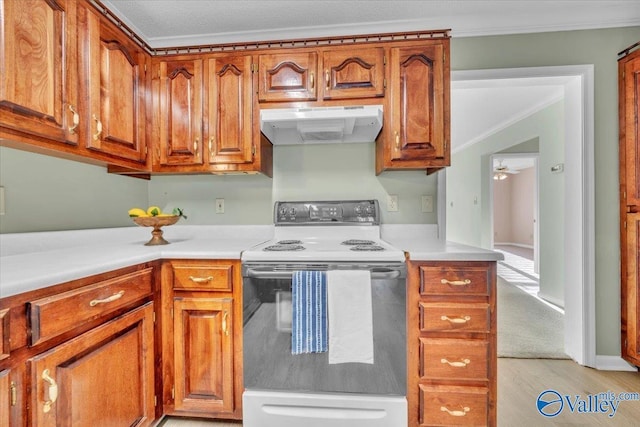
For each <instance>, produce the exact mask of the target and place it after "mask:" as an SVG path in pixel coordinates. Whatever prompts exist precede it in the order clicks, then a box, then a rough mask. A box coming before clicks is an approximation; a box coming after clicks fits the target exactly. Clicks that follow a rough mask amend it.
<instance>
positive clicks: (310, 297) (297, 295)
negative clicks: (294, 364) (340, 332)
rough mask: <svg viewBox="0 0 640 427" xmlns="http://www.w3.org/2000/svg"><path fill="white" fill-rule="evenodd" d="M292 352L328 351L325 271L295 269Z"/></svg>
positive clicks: (292, 285) (292, 298)
mask: <svg viewBox="0 0 640 427" xmlns="http://www.w3.org/2000/svg"><path fill="white" fill-rule="evenodd" d="M291 304H292V309H293V321H292V323H291V354H302V353H322V352H325V351H327V275H326V273H325V272H324V271H295V272H294V273H293V279H292V283H291Z"/></svg>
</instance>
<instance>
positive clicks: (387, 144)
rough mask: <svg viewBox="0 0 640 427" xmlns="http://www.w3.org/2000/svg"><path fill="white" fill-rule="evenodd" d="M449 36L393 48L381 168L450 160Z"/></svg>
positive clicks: (422, 166)
mask: <svg viewBox="0 0 640 427" xmlns="http://www.w3.org/2000/svg"><path fill="white" fill-rule="evenodd" d="M448 44H449V40H448V39H446V40H440V41H437V42H433V43H428V42H425V43H424V44H422V45H420V46H415V47H412V46H408V47H396V48H391V49H390V58H389V66H390V76H391V77H390V80H391V86H390V88H389V92H390V94H389V101H388V107H387V111H385V115H384V116H385V123H384V130H383V135H382V138H383V139H382V141H379V142H378V155H377V159H376V162H377V165H376V169H377V172H378V173H380V172H381V171H383V170H391V169H427V170H429V169H432V168H440V167H443V166H448V165H449V156H450V154H449V153H450V148H449V144H448V140H449V63H448Z"/></svg>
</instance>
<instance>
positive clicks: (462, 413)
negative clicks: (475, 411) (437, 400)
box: [440, 406, 471, 417]
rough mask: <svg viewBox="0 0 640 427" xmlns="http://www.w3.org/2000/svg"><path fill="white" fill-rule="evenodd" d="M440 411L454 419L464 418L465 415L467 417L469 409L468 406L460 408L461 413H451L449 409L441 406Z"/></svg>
mask: <svg viewBox="0 0 640 427" xmlns="http://www.w3.org/2000/svg"><path fill="white" fill-rule="evenodd" d="M440 410H441V411H442V412H447V413H448V414H449V415H452V416H454V417H464V416H465V415H467V412H469V411H470V410H471V408H469V407H468V406H465V407H464V408H462V410H461V411H455V410H454V411H452V410H451V409H449V408H447V407H446V406H441V407H440Z"/></svg>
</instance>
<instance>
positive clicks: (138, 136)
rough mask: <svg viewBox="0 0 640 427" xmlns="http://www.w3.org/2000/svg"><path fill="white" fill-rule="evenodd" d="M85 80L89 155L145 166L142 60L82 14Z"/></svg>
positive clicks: (136, 51)
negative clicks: (112, 157) (132, 161)
mask: <svg viewBox="0 0 640 427" xmlns="http://www.w3.org/2000/svg"><path fill="white" fill-rule="evenodd" d="M80 16H81V19H80V21H81V33H82V36H83V44H82V46H83V48H82V56H83V57H84V58H86V63H85V64H84V67H83V68H82V69H83V77H84V81H85V82H86V87H85V88H84V90H86V91H87V92H88V93H87V97H88V105H87V108H86V111H85V113H86V115H85V122H86V123H87V125H86V126H85V128H84V129H86V132H85V135H84V140H85V141H86V146H87V148H89V149H92V150H96V151H100V152H103V153H106V154H110V155H113V156H116V157H121V158H124V159H128V160H134V161H139V162H144V160H145V158H146V156H145V141H144V124H145V121H144V109H143V107H144V85H143V75H142V73H143V70H142V68H143V67H144V63H145V55H144V53H143V52H142V50H141V49H140V48H138V47H137V46H135V45H134V44H133V43H131V42H130V41H125V40H124V39H123V37H124V36H122V35H119V34H116V33H115V32H114V31H112V30H111V29H110V28H107V27H106V26H105V25H104V24H101V22H100V17H99V16H98V15H96V14H95V13H93V12H91V11H89V10H86V9H85V10H82V13H81V15H80Z"/></svg>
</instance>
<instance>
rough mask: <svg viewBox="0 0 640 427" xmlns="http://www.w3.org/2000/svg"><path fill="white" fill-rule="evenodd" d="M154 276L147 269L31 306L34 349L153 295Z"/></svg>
mask: <svg viewBox="0 0 640 427" xmlns="http://www.w3.org/2000/svg"><path fill="white" fill-rule="evenodd" d="M152 272H153V269H152V268H146V269H144V270H140V271H136V272H133V273H129V274H125V275H123V276H118V277H115V278H113V279H108V280H104V281H101V282H98V283H94V284H92V285H88V286H83V287H81V288H78V289H73V290H71V291H67V292H63V293H61V294H58V295H53V296H50V297H46V298H41V299H37V300H34V301H30V302H28V303H27V306H28V310H29V311H28V313H29V320H30V322H31V345H32V346H33V345H35V344H38V343H40V342H43V341H46V340H48V339H50V338H53V337H55V336H57V335H60V334H62V333H63V332H66V331H68V330H70V329H73V328H75V327H77V326H79V325H81V324H82V323H84V322H86V321H88V320H90V319H95V318H98V317H100V316H103V315H106V314H108V313H111V312H113V311H115V310H117V309H119V308H121V307H125V306H127V305H128V304H130V303H132V302H134V301H137V300H140V299H142V298H144V297H146V296H149V295H151V293H152V290H153V289H152V285H151V284H152Z"/></svg>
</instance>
